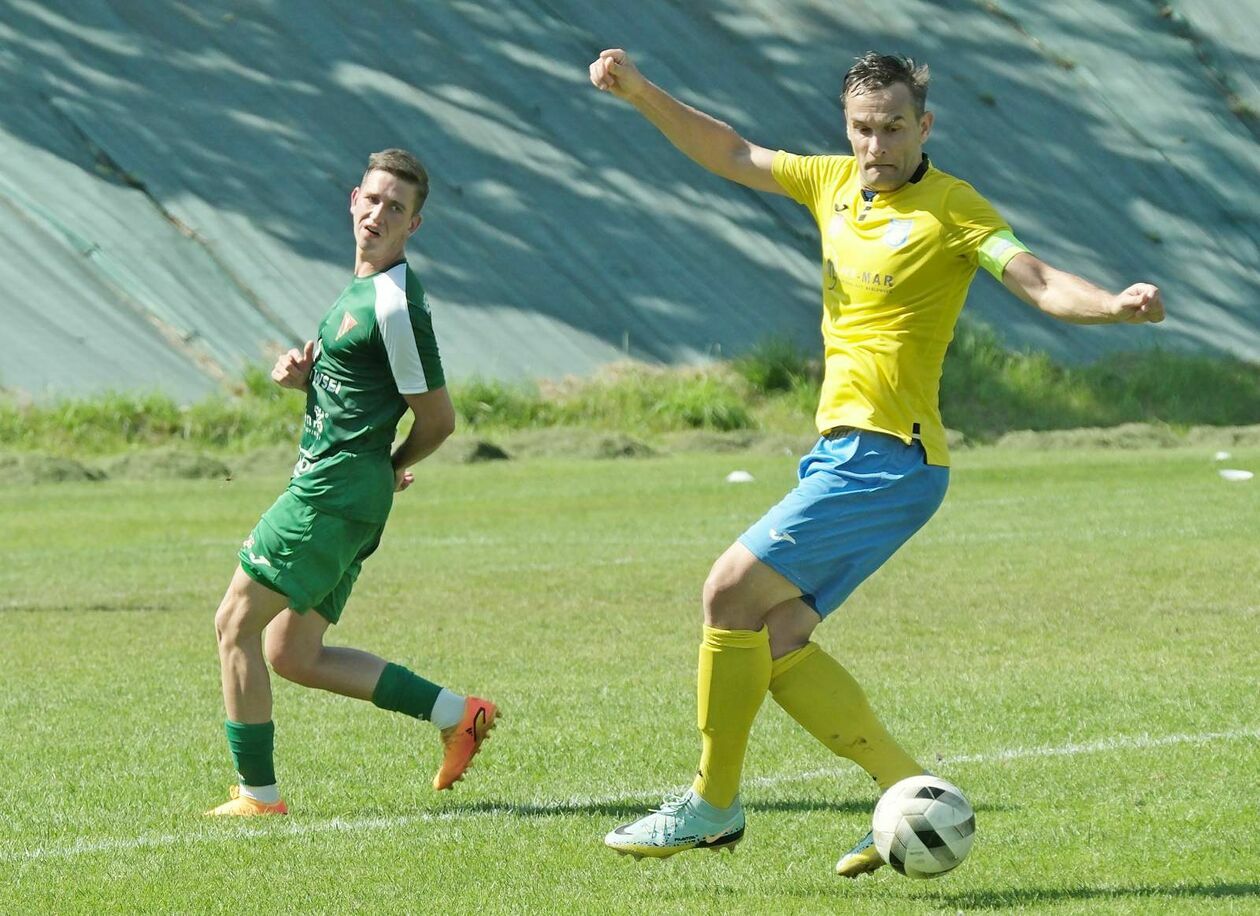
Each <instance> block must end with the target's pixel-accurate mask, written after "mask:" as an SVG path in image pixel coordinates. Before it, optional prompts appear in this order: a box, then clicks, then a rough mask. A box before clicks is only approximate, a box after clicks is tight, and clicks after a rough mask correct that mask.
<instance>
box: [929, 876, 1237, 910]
mask: <svg viewBox="0 0 1260 916" xmlns="http://www.w3.org/2000/svg"><path fill="white" fill-rule="evenodd" d="M1130 897H1152V898H1160V897H1176V898H1200V897H1202V898H1213V897H1215V898H1221V899H1223V898H1246V897H1260V884H1256V883H1254V882H1250V881H1248V882H1232V881H1219V882H1212V883H1201V884H1167V885H1163V884H1135V885H1133V886H1132V887H1109V886H1100V887H1030V888H1013V889H1010V890H1003V891H999V890H989V891H984V890H977V891H963V892H960V893H956V894H949V893H946V894H925V895H922V896H921V897H919V898H918V899H920V900H922V901H924V902H926V901H929V900H931V901H933V902H935V903H936V904H938V905H939V906H941V907H943V908H947V909H953V908H959V909H969V910H1000V909H1007V908H1010V907H1025V906H1029V905H1034V904H1042V903H1058V902H1061V901H1068V900H1123V899H1126V898H1130Z"/></svg>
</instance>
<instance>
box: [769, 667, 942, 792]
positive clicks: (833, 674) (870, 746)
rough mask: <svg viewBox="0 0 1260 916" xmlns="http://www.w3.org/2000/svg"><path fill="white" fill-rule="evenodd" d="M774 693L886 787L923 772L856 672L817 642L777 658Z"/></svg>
mask: <svg viewBox="0 0 1260 916" xmlns="http://www.w3.org/2000/svg"><path fill="white" fill-rule="evenodd" d="M770 694H771V696H773V697H774V700H775V702H776V703H778V704H779V705H780V706H782V707H783V709H784V710H785V711H786V712H787V714H788V715H789V716H791V717H792V718H793V719H795V720H796V721H797V722H799V723H800V724H801V725H802V726H804V728H805V730H806V731H808V732H809V733H810V734H811V735H813V736H814V737H815V738H817V739H818V740H819V741H821V742H822V743H823V744H825V745H826V746H827V747H828V748H829V749H830V750H831V752H832V753H834V754H838V755H839V756H841V757H847V758H849V759H850V760H852V761H854V762H855V763H857V764H858V766H860V767H861V768H862V769H864V770H866V772H868V773H870V774H871V776H872V778H874V780H875V781H876V782H877V783H879V787H880V789H881V790H883V789H887V788H888V787H889V786H891V785H892V784H893V783H895V782H898V781H899V780H902V779H905V778H906V777H907V776H917V775H919V774H920V773H922V772H923V767H921V766H919V765H918V764H917V763H915V761H914V758H913V757H911V756H910V755H909V754H907V753H906V752H905V751H903V750H902V749H901V747H900V745H898V744H897V742H896V741H894V740H893V738H892V735H890V734H888V732H887V730H886V729H885V728H884V726H882V725H881V724H880V723H879V719H877V718H875V713H874V712H872V711H871V706H870V704H869V703H868V702H867V701H866V694H864V693H863V692H862V688H861V687H859V686H858V682H857V681H855V680H854V679H853V675H851V674H849V672H847V671H845V670H844V668H843V667H841V665H840V663H839V662H838V661H836V660H835V659H834V658H832V657H831V656H830V655H828V654H827V653H826V652H824V651H823V650H822V649H820V648H819V647H818V644H817V643H812V642H811V643H808V644H806V645H805V646H803V647H801V648H800V649H797V650H796V651H795V652H789V653H788V654H787V655H785V656H783V657H782V658H780V659H777V660H776V661H775V662H774V667H773V668H772V669H771V675H770Z"/></svg>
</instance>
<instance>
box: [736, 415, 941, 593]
mask: <svg viewBox="0 0 1260 916" xmlns="http://www.w3.org/2000/svg"><path fill="white" fill-rule="evenodd" d="M798 473H799V475H800V483H799V484H797V486H796V489H794V490H793V491H792V492H791V493H789V494H788V495H787V496H785V497H783V500H782V502H780V503H779V504H778V505H777V506H775V507H774V508H773V509H771V510H770V511H769V512H767V513H766V514H765V515H764V516H762V518H761V520H760V521H759V522H757V523H756V524H755V525H753V526H752V527H751V528H749V529H748V530H747V531H745V532H744V533H743V534H742V535H741V536H740V538H739V542H740V543H741V544H743V545H744V546H745V547H747V548H748V549H749V550H751V551H752V553H753V555H754V556H756V557H757V559H758V560H760V561H761V562H762V563H765V564H766V565H767V566H769V567H770V568H771V569H773V570H775V571H776V572H777V573H779V574H780V575H781V576H783V577H784V578H785V579H787V580H788V581H789V582H791V583H793V584H794V585H796V586H797V588H799V589H800V590H801V597H802V598H803V599H804V601H805V603H806V604H808V605H809V606H810V607H812V608H813V609H814V610H815V611H817V612H818V615H819V616H820V617H826V616H827V615H828V614H830V613H831V612H832V611H834V610H835V609H836V608H838V607H839V606H840V605H841V604H843V603H844V600H845V599H846V598H848V597H849V595H850V594H852V592H853V590H854V589H855V588H857V587H858V585H860V584H861V583H862V581H863V580H864V579H866V577H867V576H869V575H870V574H871V573H873V572H875V570H877V569H879V567H881V566H883V565H884V563H885V562H886V561H887V560H888V558H889V557H891V556H892V555H893V554H894V553H896V552H897V548H898V547H900V546H901V545H902V544H904V543H905V542H906V541H908V540H909V539H910V536H911V535H912V534H914V533H915V532H916V531H918V530H919V529H920V528H922V527H923V525H924V524H925V523H926V522H927V520H928V519H929V518H931V517H932V514H933V513H934V512H936V510H937V508H938V507H939V506H940V504H941V501H942V500H943V499H944V498H945V489H946V487H948V486H949V468H947V467H939V466H937V465H931V464H928V463H927V461H926V456H925V455H924V452H923V447H922V446H921V445H920V444H919V443H918V442H913V443H911V444H910V445H906V443H904V442H903V441H901V440H900V439H898V438H897V437H896V436H889V435H886V434H884V433H876V432H870V431H869V430H864V429H854V430H849V431H848V432H846V433H844V434H842V435H838V436H837V437H836V438H834V439H826V438H823V439H819V440H818V444H817V445H815V446H814V448H813V451H811V452H810V453H809V454H808V455H806V456H805V457H804V458H802V459H801V464H800V469H799V472H798Z"/></svg>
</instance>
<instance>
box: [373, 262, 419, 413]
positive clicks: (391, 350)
mask: <svg viewBox="0 0 1260 916" xmlns="http://www.w3.org/2000/svg"><path fill="white" fill-rule="evenodd" d="M406 272H407V265H406V264H399V265H398V266H397V267H395V268H393V269H392V270H389V271H386V272H385V273H380V274H377V275H376V278H375V280H374V281H373V283H374V284H375V286H376V326H377V328H379V329H380V332H381V340H383V341H384V342H385V354H386V355H387V356H388V357H389V368H390V371H391V372H393V373H394V383H395V384H396V385H397V386H398V393H399V394H424V392H426V391H428V390H429V380H428V379H427V378H425V376H424V365H423V364H422V363H421V362H420V348H419V347H418V346H417V345H416V332H415V330H414V329H413V328H412V327H411V315H410V313H409V312H408V311H407V290H406V282H407V281H406Z"/></svg>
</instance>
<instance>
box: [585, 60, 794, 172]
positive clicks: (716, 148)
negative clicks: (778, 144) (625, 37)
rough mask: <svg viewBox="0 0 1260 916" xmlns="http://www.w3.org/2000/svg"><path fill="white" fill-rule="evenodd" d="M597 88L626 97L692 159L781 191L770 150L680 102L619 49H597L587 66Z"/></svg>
mask: <svg viewBox="0 0 1260 916" xmlns="http://www.w3.org/2000/svg"><path fill="white" fill-rule="evenodd" d="M590 75H591V82H592V83H593V84H594V85H595V87H596V88H597V89H600V90H602V91H604V92H611V93H612V94H613V95H615V96H617V98H619V99H625V100H626V101H627V102H629V103H630V104H631V105H633V106H634V107H635V108H636V109H638V111H639V113H640V114H641V115H643V117H645V118H647V119H648V120H649V121H651V122H652V124H653V125H654V126H655V127H656V129H657V130H659V131H660V132H661V133H662V134H664V135H665V138H666V139H667V140H669V142H670V143H672V144H674V146H676V147H678V149H680V150H681V151H682V152H684V153H685V154H686V155H687V156H689V157H690V158H691V159H692V160H694V161H695V162H697V163H699V164H700V165H702V166H704V167H705V168H706V169H708V170H709V171H710V172H712V173H713V174H715V175H719V176H721V177H722V178H727V179H730V180H731V181H735V182H738V183H739V184H742V185H745V186H747V187H750V188H753V189H754V190H757V191H768V192H770V193H772V194H785V193H787V192H785V191H784V190H783V188H782V187H780V186H779V183H778V182H777V181H775V180H774V175H773V173H772V172H771V164H772V163H773V162H774V150H769V149H766V148H765V147H763V146H758V145H757V144H755V143H750V142H749V141H747V140H745V139H744V138H743V137H741V136H740V135H739V134H737V133H735V130H734V129H733V128H732V127H731V126H730V125H729V124H726V123H724V122H722V121H719V120H717V119H716V118H713V117H710V116H709V115H707V114H705V113H704V112H703V111H699V110H697V109H695V108H692V107H691V106H690V105H684V104H683V103H682V102H680V101H678V99H676V98H674V97H673V96H672V95H670V94H669V93H668V92H666V91H665V90H664V89H662V88H660V87H659V86H657V85H656V84H655V83H653V82H651V81H650V80H648V79H647V78H646V77H644V76H643V74H642V73H640V72H639V68H638V67H636V66H635V65H634V62H633V61H631V60H630V55H628V54H627V53H626V52H625V51H624V50H622V49H621V48H610V49H609V50H607V51H601V52H600V53H599V58H598V59H597V60H596V61H595V62H594V63H592V64H591V66H590Z"/></svg>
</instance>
